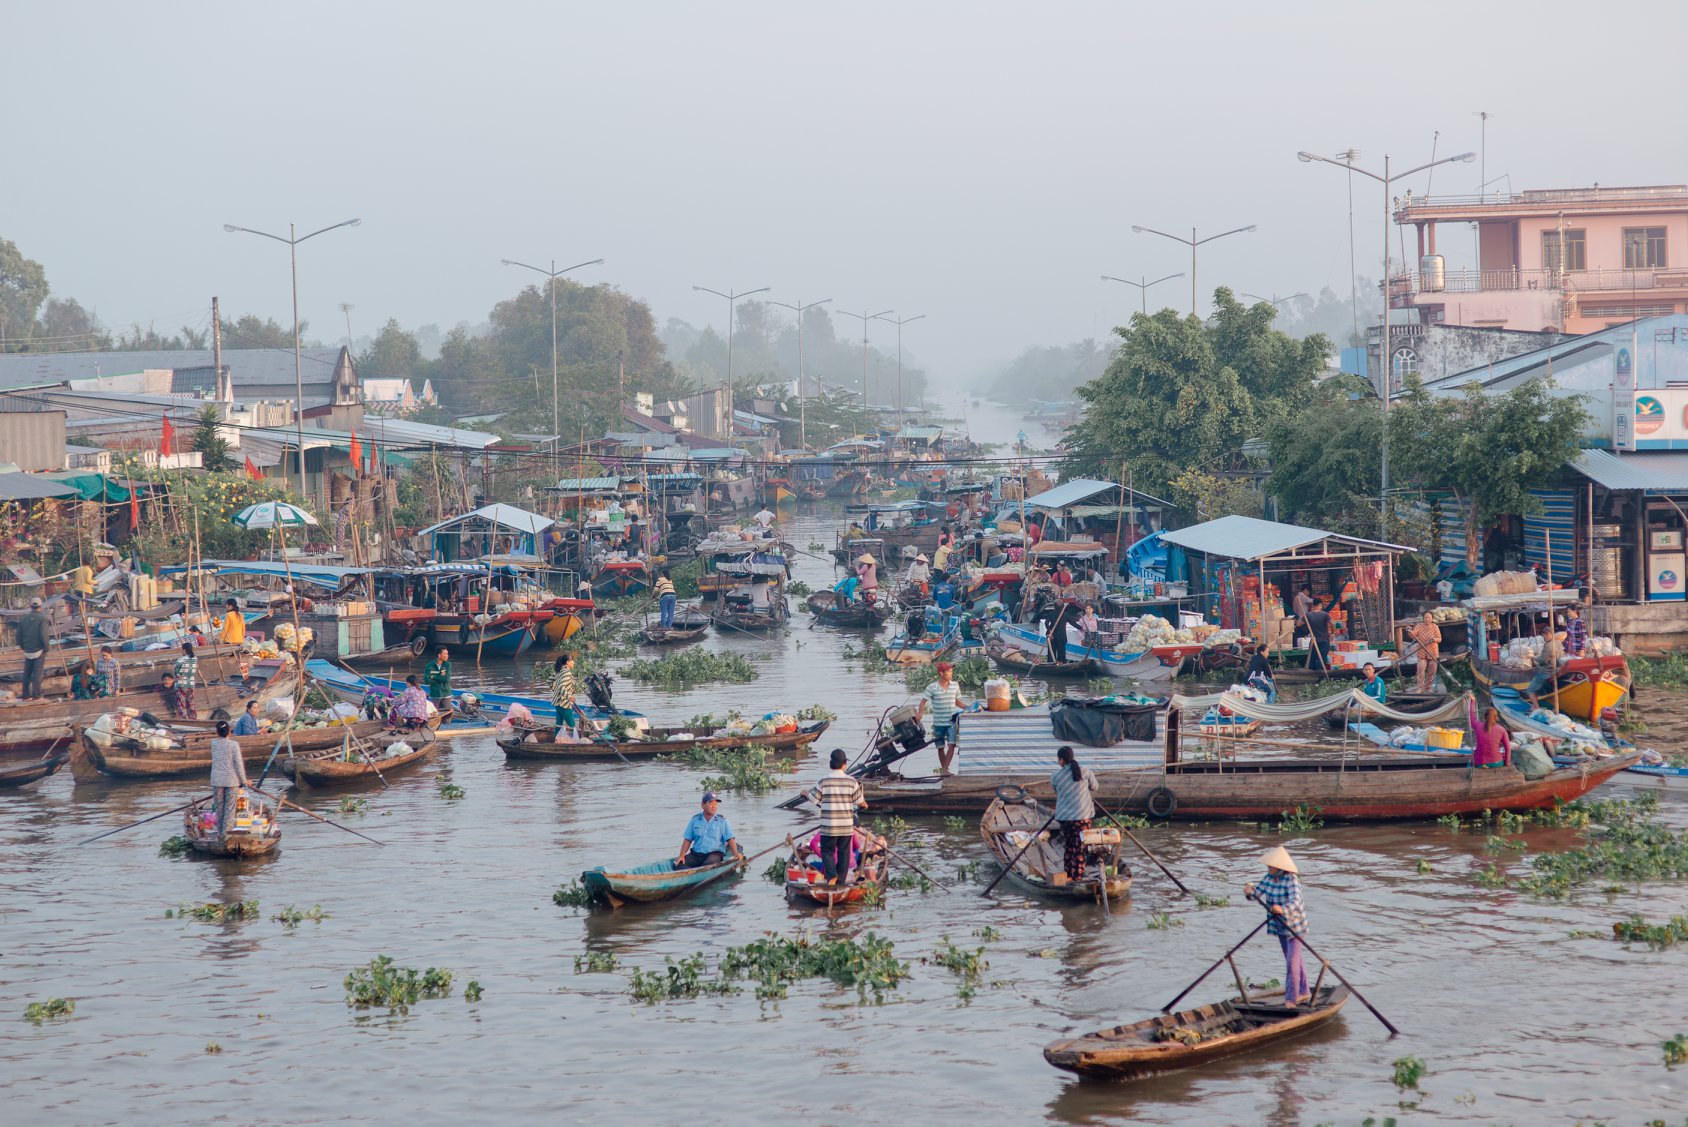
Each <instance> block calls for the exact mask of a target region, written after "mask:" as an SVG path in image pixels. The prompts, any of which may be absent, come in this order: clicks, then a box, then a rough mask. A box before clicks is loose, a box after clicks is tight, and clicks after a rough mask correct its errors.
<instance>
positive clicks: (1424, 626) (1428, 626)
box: [1408, 611, 1442, 693]
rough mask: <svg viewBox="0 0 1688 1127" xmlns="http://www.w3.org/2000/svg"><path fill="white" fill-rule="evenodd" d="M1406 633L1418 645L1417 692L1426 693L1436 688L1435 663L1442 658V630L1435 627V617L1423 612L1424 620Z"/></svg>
mask: <svg viewBox="0 0 1688 1127" xmlns="http://www.w3.org/2000/svg"><path fill="white" fill-rule="evenodd" d="M1408 633H1409V635H1410V636H1411V638H1412V640H1413V641H1415V642H1417V643H1418V691H1419V692H1421V693H1428V692H1430V691H1432V690H1433V689H1435V688H1436V663H1437V662H1438V661H1440V660H1441V657H1442V628H1441V627H1440V626H1437V625H1436V616H1435V615H1433V614H1431V613H1430V612H1429V611H1425V612H1424V618H1423V619H1422V620H1421V621H1420V622H1419V623H1418V624H1417V625H1416V626H1414V627H1413V628H1412V630H1410V631H1409V632H1408Z"/></svg>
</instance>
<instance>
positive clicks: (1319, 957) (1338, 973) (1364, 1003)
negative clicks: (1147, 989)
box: [1180, 909, 1401, 1037]
mask: <svg viewBox="0 0 1688 1127" xmlns="http://www.w3.org/2000/svg"><path fill="white" fill-rule="evenodd" d="M1268 911H1270V909H1268ZM1266 918H1267V920H1270V919H1271V918H1272V917H1271V916H1270V915H1268V916H1267V917H1266ZM1264 926H1266V925H1265V924H1264V923H1262V924H1261V927H1264ZM1255 930H1256V931H1259V930H1260V928H1256V929H1255ZM1296 938H1297V939H1299V940H1301V945H1302V946H1303V947H1305V948H1307V953H1308V954H1309V955H1311V956H1313V957H1314V958H1315V959H1317V960H1319V962H1320V963H1322V964H1323V965H1324V966H1325V967H1327V968H1328V969H1329V970H1330V972H1331V973H1332V974H1334V975H1336V980H1337V981H1338V982H1340V983H1342V985H1344V986H1346V987H1348V992H1349V993H1350V994H1352V995H1354V997H1356V998H1358V999H1360V1004H1361V1005H1362V1006H1365V1007H1366V1009H1368V1010H1370V1011H1371V1014H1372V1016H1373V1017H1375V1018H1377V1020H1378V1021H1381V1022H1382V1023H1383V1028H1385V1029H1387V1030H1389V1036H1391V1037H1399V1036H1400V1035H1401V1031H1400V1030H1399V1029H1396V1028H1395V1026H1394V1025H1392V1024H1391V1023H1390V1021H1389V1019H1388V1018H1386V1017H1384V1016H1383V1015H1382V1014H1381V1013H1379V1012H1378V1010H1377V1007H1376V1006H1374V1005H1372V1004H1371V1003H1370V1002H1368V1001H1366V996H1365V995H1364V994H1362V993H1360V992H1359V991H1358V990H1356V989H1354V984H1353V983H1352V982H1349V981H1348V980H1347V979H1346V978H1343V977H1342V972H1341V971H1339V970H1337V969H1336V967H1335V966H1333V965H1332V964H1331V962H1330V960H1329V959H1326V958H1325V957H1324V956H1323V955H1321V954H1319V953H1318V952H1317V951H1315V950H1313V945H1312V944H1311V943H1309V942H1307V938H1306V937H1305V936H1301V935H1298V936H1296ZM1284 989H1285V998H1284V1001H1285V1002H1286V1003H1287V1002H1288V1001H1289V998H1288V989H1289V987H1288V984H1285V987H1284ZM1180 996H1182V995H1180ZM1314 1000H1315V1001H1317V999H1314Z"/></svg>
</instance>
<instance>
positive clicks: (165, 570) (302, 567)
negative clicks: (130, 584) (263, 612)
mask: <svg viewBox="0 0 1688 1127" xmlns="http://www.w3.org/2000/svg"><path fill="white" fill-rule="evenodd" d="M200 566H201V567H202V568H204V569H205V570H206V571H209V572H211V573H212V574H213V575H262V576H269V577H271V578H275V579H282V580H286V579H287V578H289V577H291V578H292V579H293V581H294V582H296V583H309V584H312V585H313V586H317V587H326V588H328V589H329V590H330V591H338V590H339V589H340V588H341V587H342V586H344V585H345V582H346V580H348V579H351V578H354V577H356V576H360V575H373V574H375V569H374V568H368V567H331V566H328V565H326V564H301V563H291V562H290V563H288V564H283V563H282V562H281V561H279V560H202V561H200ZM188 570H189V565H187V564H173V565H171V566H169V567H161V568H159V569H158V573H159V574H160V575H174V574H178V573H180V572H184V571H188Z"/></svg>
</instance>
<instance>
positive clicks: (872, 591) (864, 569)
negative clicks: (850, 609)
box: [856, 552, 879, 603]
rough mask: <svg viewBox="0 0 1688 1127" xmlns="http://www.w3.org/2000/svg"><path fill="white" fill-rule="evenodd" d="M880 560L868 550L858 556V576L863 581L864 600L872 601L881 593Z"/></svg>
mask: <svg viewBox="0 0 1688 1127" xmlns="http://www.w3.org/2000/svg"><path fill="white" fill-rule="evenodd" d="M878 564H879V561H877V560H875V559H874V558H873V556H871V555H870V554H868V553H867V552H863V553H862V554H861V555H859V556H857V557H856V578H857V579H860V580H861V581H862V602H864V603H871V602H873V601H874V599H875V598H877V597H878V594H879V566H878Z"/></svg>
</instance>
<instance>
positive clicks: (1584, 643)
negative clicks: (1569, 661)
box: [1565, 616, 1588, 657]
mask: <svg viewBox="0 0 1688 1127" xmlns="http://www.w3.org/2000/svg"><path fill="white" fill-rule="evenodd" d="M1586 649H1588V623H1587V622H1586V621H1584V620H1583V619H1582V618H1581V617H1580V616H1579V617H1577V618H1572V619H1569V620H1567V621H1566V623H1565V652H1566V653H1568V654H1570V655H1571V656H1572V657H1581V656H1582V655H1583V651H1584V650H1586Z"/></svg>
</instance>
